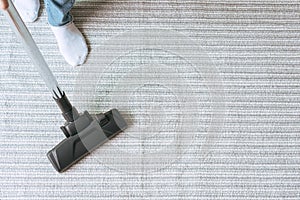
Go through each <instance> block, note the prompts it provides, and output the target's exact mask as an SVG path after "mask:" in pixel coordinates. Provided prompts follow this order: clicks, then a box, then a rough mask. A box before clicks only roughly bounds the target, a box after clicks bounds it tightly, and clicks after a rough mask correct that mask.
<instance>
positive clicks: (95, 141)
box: [47, 93, 127, 172]
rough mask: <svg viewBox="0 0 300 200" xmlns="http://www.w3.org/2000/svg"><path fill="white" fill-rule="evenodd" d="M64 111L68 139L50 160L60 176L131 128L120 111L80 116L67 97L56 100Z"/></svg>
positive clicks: (56, 148)
mask: <svg viewBox="0 0 300 200" xmlns="http://www.w3.org/2000/svg"><path fill="white" fill-rule="evenodd" d="M55 101H56V103H57V104H58V105H59V107H60V109H61V110H62V111H63V113H62V114H63V116H64V118H65V119H66V123H65V125H64V126H62V127H61V130H62V131H63V133H64V134H65V136H66V137H67V138H66V139H64V140H63V141H62V142H60V143H59V144H58V145H56V146H55V147H54V148H53V149H52V150H51V151H49V152H48V154H47V156H48V158H49V160H50V161H51V163H52V165H53V166H54V168H55V169H56V170H57V171H58V172H64V171H65V170H67V169H68V168H70V167H71V166H72V165H73V164H75V163H76V162H78V161H79V160H81V159H82V158H83V157H84V156H86V155H87V154H89V153H90V152H92V151H93V150H95V149H96V148H97V147H98V146H100V145H102V144H103V143H105V142H106V141H108V140H109V139H111V138H113V137H114V136H115V135H117V134H118V133H120V132H121V131H123V130H124V129H126V128H127V124H126V122H125V120H124V119H123V118H122V116H121V115H120V113H119V112H118V110H116V109H112V110H110V111H108V112H106V113H104V114H102V113H100V114H96V115H90V114H89V113H88V112H87V111H85V112H84V113H82V114H80V113H78V111H77V110H76V108H75V107H72V105H71V104H70V102H69V100H68V99H67V97H66V95H65V94H64V93H63V94H62V97H61V98H55Z"/></svg>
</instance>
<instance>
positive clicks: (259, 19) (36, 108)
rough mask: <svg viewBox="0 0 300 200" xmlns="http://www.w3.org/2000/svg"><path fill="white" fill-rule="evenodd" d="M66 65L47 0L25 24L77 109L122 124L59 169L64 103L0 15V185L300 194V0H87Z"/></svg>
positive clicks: (85, 193)
mask: <svg viewBox="0 0 300 200" xmlns="http://www.w3.org/2000/svg"><path fill="white" fill-rule="evenodd" d="M72 14H73V15H74V18H75V23H76V24H77V26H78V27H79V29H80V30H81V31H82V32H83V34H84V36H85V37H86V39H87V41H88V45H89V49H90V55H89V57H88V60H87V62H86V64H85V65H84V66H82V67H76V68H72V67H70V66H68V65H67V64H66V63H65V61H64V59H63V58H62V56H61V55H60V53H59V51H58V47H57V45H56V44H55V38H54V36H53V34H52V32H51V31H50V29H49V26H48V24H47V17H46V13H45V9H44V5H43V4H42V9H41V16H40V17H39V19H38V21H37V22H36V23H32V24H27V25H28V28H29V30H30V32H31V33H32V35H33V38H34V39H35V41H36V43H37V45H38V47H39V48H40V50H41V52H42V54H43V55H44V56H45V59H46V60H47V62H48V64H49V66H50V68H51V69H52V70H53V73H54V74H55V75H56V77H57V79H58V81H59V83H60V84H61V86H62V88H63V89H64V90H65V91H66V93H67V94H68V95H69V98H70V100H71V101H72V102H73V103H74V105H75V106H76V107H77V108H78V110H80V111H84V110H89V111H90V112H91V113H96V112H105V111H108V110H109V109H111V108H114V107H115V108H118V109H119V110H120V112H121V113H122V115H123V116H124V117H125V119H126V121H127V122H128V124H129V127H128V129H127V130H126V131H125V132H123V133H121V134H120V135H118V136H117V137H116V138H114V139H113V140H112V141H110V142H108V143H106V144H105V145H104V146H102V147H100V148H99V149H97V150H96V151H95V152H93V153H91V155H89V156H88V157H86V158H85V159H83V160H82V161H80V162H79V163H78V164H76V165H74V166H73V167H72V168H71V169H69V170H68V171H67V172H65V173H63V174H59V173H57V172H56V171H55V170H54V169H53V167H52V166H51V164H50V162H49V161H48V159H47V157H46V153H47V152H48V151H49V150H50V149H51V148H53V147H54V146H55V145H56V144H58V143H59V142H60V141H61V140H62V139H64V135H63V134H62V132H61V131H60V129H59V127H60V126H61V125H63V123H64V121H63V118H62V117H61V116H60V115H59V113H60V111H59V110H58V108H57V106H56V105H55V103H54V101H52V100H51V96H50V95H49V92H48V91H47V88H46V87H45V85H44V83H43V81H42V80H41V79H40V77H39V75H38V73H37V72H36V70H35V68H34V66H33V65H32V63H31V61H30V60H29V58H28V56H27V55H26V53H25V52H24V50H23V48H22V46H21V45H20V43H19V42H18V41H17V40H16V38H15V36H14V34H13V32H12V31H11V29H10V28H9V25H8V23H7V22H6V20H5V19H4V16H3V15H0V30H1V31H0V43H1V45H0V52H1V54H0V69H1V70H0V152H1V156H0V199H1V200H11V199H16V200H21V199H31V200H34V199H38V200H41V199H49V200H50V199H51V200H54V199H70V200H71V199H72V200H74V199H89V200H90V199H155V200H156V199H168V200H169V199H189V200H190V199H230V200H232V199H290V200H291V199H295V200H296V199H300V123H299V120H300V118H299V113H300V103H299V102H300V87H299V85H300V68H299V64H300V56H299V52H300V40H299V39H300V3H299V1H295V0H275V1H273V0H272V1H271V0H263V1H256V0H253V1H249V0H243V1H241V0H239V1H237V0H225V1H224V0H223V1H221V0H213V1H202V0H188V1H184V0H176V1H175V0H157V1H155V0H149V1H138V0H122V1H121V0H110V1H106V0H103V1H98V0H85V1H77V2H76V5H75V8H74V9H73V10H72Z"/></svg>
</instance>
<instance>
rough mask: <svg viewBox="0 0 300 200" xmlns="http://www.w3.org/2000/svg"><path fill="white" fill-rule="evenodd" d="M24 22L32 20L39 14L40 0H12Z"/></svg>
mask: <svg viewBox="0 0 300 200" xmlns="http://www.w3.org/2000/svg"><path fill="white" fill-rule="evenodd" d="M12 2H13V3H14V5H15V7H16V9H17V10H18V12H19V14H20V16H21V17H22V19H23V21H25V22H34V21H35V20H36V19H37V17H38V14H39V9H40V0H12Z"/></svg>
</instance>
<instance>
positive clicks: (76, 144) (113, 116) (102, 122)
mask: <svg viewBox="0 0 300 200" xmlns="http://www.w3.org/2000/svg"><path fill="white" fill-rule="evenodd" d="M8 3H9V6H8V8H6V9H5V10H4V15H5V16H6V17H7V20H8V22H9V23H10V25H11V28H12V29H13V31H14V32H15V33H16V35H17V37H18V38H19V39H20V41H21V42H22V43H23V46H24V47H25V50H26V51H27V53H28V55H29V56H30V58H31V60H32V62H33V64H34V65H35V67H36V68H37V69H38V72H39V74H40V76H41V77H42V79H43V80H44V82H45V83H46V86H47V87H48V89H49V90H50V92H51V94H52V96H53V98H54V100H55V102H56V103H57V105H58V107H59V108H60V109H61V111H62V115H63V117H64V118H65V120H66V122H65V125H64V126H62V127H61V130H62V131H63V133H64V134H65V136H66V137H67V138H66V139H64V140H63V141H62V142H60V143H59V144H58V145H56V146H55V147H54V148H53V149H52V150H50V151H49V152H48V154H47V156H48V158H49V160H50V161H51V163H52V165H53V166H54V168H55V169H56V170H57V171H58V172H63V171H65V170H67V169H68V168H69V167H71V166H72V165H73V164H74V163H76V162H78V161H79V160H80V159H82V158H83V157H84V156H85V155H87V154H88V153H90V152H91V151H93V150H94V149H96V148H97V147H98V146H99V145H102V144H103V143H105V142H106V141H108V140H109V139H111V138H112V137H114V136H115V135H117V134H118V133H120V132H121V131H123V130H124V129H126V128H127V124H126V122H125V120H124V119H123V118H122V116H121V115H120V113H119V112H118V110H116V109H112V110H110V111H108V112H106V113H104V114H103V113H100V114H96V115H90V114H89V113H88V112H87V111H85V112H84V113H79V112H78V111H77V109H76V108H75V107H73V106H72V105H71V103H70V101H69V100H68V98H67V96H66V94H65V92H64V91H63V90H61V89H60V87H59V85H58V83H57V80H56V78H55V77H54V75H53V74H52V72H51V70H50V69H49V67H48V65H47V63H46V61H45V59H44V57H43V56H42V54H41V52H40V50H39V49H38V47H37V45H36V43H35V42H34V40H33V39H32V36H31V34H30V33H29V31H28V29H27V27H26V26H25V24H24V22H23V21H22V19H21V17H20V16H19V14H18V12H17V10H16V9H15V7H14V5H13V3H12V2H11V0H8Z"/></svg>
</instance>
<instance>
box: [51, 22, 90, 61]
mask: <svg viewBox="0 0 300 200" xmlns="http://www.w3.org/2000/svg"><path fill="white" fill-rule="evenodd" d="M51 29H52V31H53V33H54V35H55V37H56V40H57V43H58V46H59V50H60V52H61V54H62V55H63V56H64V58H65V60H66V61H67V62H68V63H69V64H70V65H72V66H78V65H82V64H83V63H84V61H85V59H86V57H87V54H88V48H87V45H86V42H85V39H84V37H83V35H82V34H81V32H80V31H79V30H78V28H77V27H76V26H75V24H74V23H73V22H70V23H68V24H66V25H64V26H51Z"/></svg>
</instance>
